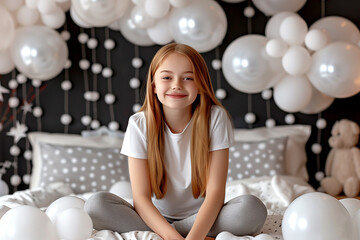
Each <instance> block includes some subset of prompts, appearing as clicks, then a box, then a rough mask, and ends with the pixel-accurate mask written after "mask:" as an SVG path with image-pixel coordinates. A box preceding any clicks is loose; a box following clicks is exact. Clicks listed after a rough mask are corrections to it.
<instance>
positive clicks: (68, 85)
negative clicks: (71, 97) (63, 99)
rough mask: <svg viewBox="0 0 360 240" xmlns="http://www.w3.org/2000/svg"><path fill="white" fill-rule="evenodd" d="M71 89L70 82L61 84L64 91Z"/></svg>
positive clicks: (66, 81) (65, 81)
mask: <svg viewBox="0 0 360 240" xmlns="http://www.w3.org/2000/svg"><path fill="white" fill-rule="evenodd" d="M71 88H72V83H71V82H70V80H64V81H62V83H61V89H62V90H64V91H69V90H70V89H71Z"/></svg>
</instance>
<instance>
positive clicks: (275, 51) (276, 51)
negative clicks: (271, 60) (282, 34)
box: [265, 38, 289, 58]
mask: <svg viewBox="0 0 360 240" xmlns="http://www.w3.org/2000/svg"><path fill="white" fill-rule="evenodd" d="M288 47H289V46H288V44H287V43H286V42H285V41H284V40H283V39H281V38H273V39H270V40H269V41H268V42H267V43H266V46H265V50H266V53H267V54H268V55H269V56H271V57H276V58H277V57H282V56H284V54H285V52H286V51H287V50H288Z"/></svg>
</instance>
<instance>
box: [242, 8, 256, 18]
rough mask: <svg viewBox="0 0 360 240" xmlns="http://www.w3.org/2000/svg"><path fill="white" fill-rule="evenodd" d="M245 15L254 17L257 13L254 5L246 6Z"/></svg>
mask: <svg viewBox="0 0 360 240" xmlns="http://www.w3.org/2000/svg"><path fill="white" fill-rule="evenodd" d="M244 15H245V17H247V18H252V17H253V16H254V15H255V9H254V8H253V7H250V6H248V7H246V8H245V9H244Z"/></svg>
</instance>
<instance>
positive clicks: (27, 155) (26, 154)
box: [24, 150, 32, 161]
mask: <svg viewBox="0 0 360 240" xmlns="http://www.w3.org/2000/svg"><path fill="white" fill-rule="evenodd" d="M24 158H25V159H26V160H28V161H30V160H31V159H32V151H31V150H26V151H25V152H24Z"/></svg>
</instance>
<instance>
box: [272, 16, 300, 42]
mask: <svg viewBox="0 0 360 240" xmlns="http://www.w3.org/2000/svg"><path fill="white" fill-rule="evenodd" d="M290 16H299V15H298V14H296V13H293V12H287V11H285V12H279V13H277V14H275V15H274V16H272V17H271V18H270V19H269V21H267V23H266V26H265V36H266V37H268V38H280V37H281V36H280V26H281V23H282V21H283V20H284V19H285V18H287V17H290Z"/></svg>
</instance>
